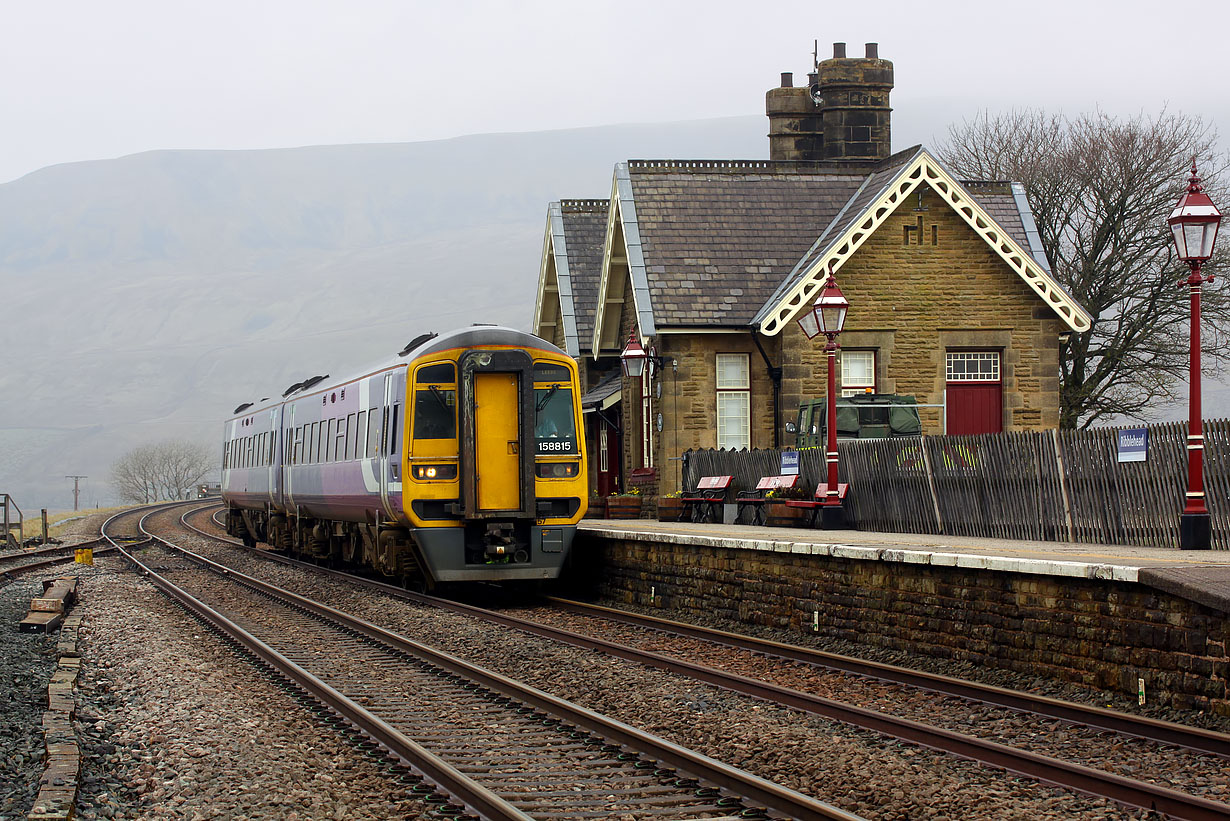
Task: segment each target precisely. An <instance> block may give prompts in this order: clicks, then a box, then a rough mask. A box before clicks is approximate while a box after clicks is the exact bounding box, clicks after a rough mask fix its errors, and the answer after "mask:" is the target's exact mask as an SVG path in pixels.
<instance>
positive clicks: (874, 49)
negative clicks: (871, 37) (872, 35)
mask: <svg viewBox="0 0 1230 821" xmlns="http://www.w3.org/2000/svg"><path fill="white" fill-rule="evenodd" d="M867 59H868V60H878V59H880V44H879V43H868V44H867Z"/></svg>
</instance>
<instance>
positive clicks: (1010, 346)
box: [533, 44, 1090, 497]
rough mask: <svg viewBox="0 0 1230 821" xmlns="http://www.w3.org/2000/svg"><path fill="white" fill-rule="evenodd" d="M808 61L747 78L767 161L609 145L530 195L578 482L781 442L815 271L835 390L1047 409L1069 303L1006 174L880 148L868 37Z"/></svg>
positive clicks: (665, 475) (609, 482)
mask: <svg viewBox="0 0 1230 821" xmlns="http://www.w3.org/2000/svg"><path fill="white" fill-rule="evenodd" d="M809 80H810V82H809V84H808V86H807V87H795V86H794V85H793V81H792V79H791V77H790V75H788V74H785V75H783V77H782V86H781V87H780V88H776V89H772V90H771V91H769V92H768V95H767V102H766V110H767V113H768V116H769V121H770V140H769V142H770V159H768V160H731V161H714V160H698V161H681V160H628V161H626V162H620V163H618V164H616V166H615V171H614V179H613V182H612V187H611V193H610V196H609V198H608V199H606V200H561V201H560V202H556V203H552V204H551V205H550V206H549V208H548V219H547V230H546V235H545V239H544V246H543V255H542V264H541V268H540V276H539V288H538V297H537V302H536V307H535V316H534V326H533V330H534V332H535V333H537V334H539V335H540V336H542V337H544V338H546V339H550V340H552V341H554V342H555V343H556V344H558V345H560V346H561V347H563V348H564V349H565V350H567V351H568V352H569V353H570V354H572V355H573V356H575V357H577V358H578V360H579V361H581V362H582V363H583V367H582V371H583V373H584V376H583V379H584V382H585V384H584V388H585V390H586V391H587V393H586V397H585V406H586V412H587V414H586V417H587V420H589V421H588V423H587V426H586V429H587V430H586V433H587V440H588V445H589V453H590V462H591V471H592V478H591V487H592V489H593V490H594V492H596V493H598V494H600V495H606V494H609V493H611V492H612V491H614V490H616V489H620V488H624V487H626V486H627V485H629V484H639V485H642V486H643V489H644V492H645V493H646V495H647V496H650V497H652V496H654V495H656V494H657V493H659V492H661V493H665V492H669V491H672V490H677V489H679V485H680V475H681V471H680V468H679V461H678V457H679V455H680V454H681V453H682V452H683V451H685V450H687V449H689V448H713V447H717V448H735V449H740V448H763V447H775V446H784V445H790V444H792V443H793V437H792V436H790V437H789V438H788V433H787V423H788V422H791V421H793V420H795V418H796V416H797V413H798V409H799V403H800V402H801V401H804V400H808V399H814V398H820V397H823V396H824V394H825V391H826V379H827V360H826V357H825V353H824V345H823V341H822V339H821V340H820V341H819V342H813V341H811V340H808V339H807V337H806V336H805V335H804V334H803V332H802V330H801V329H800V328H799V327H798V325H797V323H796V322H795V320H796V319H797V317H798V316H799V315H800V314H801V313H802V312H803V311H805V310H810V309H811V306H812V303H813V302H814V300H815V298H816V297H817V296H818V295H819V292H820V290H821V289H822V288H823V286H824V283H825V281H826V279H827V278H828V276H829V274H830V273H831V274H832V275H833V276H834V277H835V278H836V280H837V282H838V284H839V285H840V287H841V289H842V291H843V292H844V293H845V295H846V298H847V299H848V300H849V302H850V309H849V312H848V315H847V319H846V325H845V331H844V332H843V333H842V334H841V336H840V338H839V340H838V341H839V343H840V345H841V351H840V353H839V357H838V358H839V363H840V375H839V390H841V392H842V395H850V394H853V393H862V392H875V393H897V394H908V395H912V396H914V397H915V398H916V400H917V401H918V402H919V403H920V404H922V405H927V406H930V407H926V408H924V409H923V411H922V417H923V432H924V433H927V434H940V433H949V434H955V433H987V432H996V431H1014V430H1036V429H1044V428H1053V427H1056V426H1057V424H1058V419H1059V344H1060V335H1061V334H1064V333H1068V332H1072V331H1077V332H1079V331H1084V330H1086V329H1088V327H1089V324H1090V318H1089V316H1088V314H1087V313H1086V312H1085V311H1084V310H1083V309H1082V308H1081V307H1080V306H1079V305H1078V304H1077V303H1076V302H1075V300H1074V299H1073V298H1072V297H1071V295H1069V294H1068V293H1067V292H1066V291H1065V290H1064V289H1063V287H1062V286H1061V285H1060V284H1059V283H1058V282H1057V281H1056V280H1055V278H1054V277H1053V276H1052V275H1051V272H1050V269H1049V265H1048V263H1047V260H1046V257H1045V255H1044V253H1043V250H1042V247H1041V243H1040V240H1039V237H1038V233H1037V230H1036V228H1035V226H1034V222H1033V218H1032V216H1031V214H1030V212H1029V206H1028V204H1027V202H1026V199H1025V194H1024V189H1023V187H1022V186H1021V185H1020V184H1019V183H1015V182H1012V181H969V180H964V181H963V180H958V179H956V178H955V177H954V176H953V175H952V174H951V173H950V172H949V171H948V170H947V169H945V168H944V166H943V165H942V164H941V163H940V162H939V161H938V160H937V159H936V158H935V157H933V156H932V155H931V154H930V153H929V152H928V151H927V150H926V149H925V148H922V147H921V146H916V147H913V148H909V149H906V150H904V151H899V152H897V153H895V154H890V150H889V145H890V136H891V134H890V116H889V115H890V111H891V109H890V108H889V104H888V98H889V92H890V90H891V88H892V82H893V67H892V63H890V62H888V61H886V60H881V59H879V57H878V54H877V51H876V47H875V44H868V48H867V54H866V56H865V57H863V58H847V57H846V56H845V48H844V45H843V44H835V48H834V57H833V58H832V59H829V60H824V61H822V62H820V63H818V64H817V66H816V70H815V72H814V73H813V74H812V75H811V76H810V78H809ZM630 336H635V338H637V339H638V340H640V342H641V344H642V345H643V346H644V347H645V349H646V350H647V351H650V352H651V354H653V355H654V356H656V357H657V358H658V359H657V361H656V363H655V364H654V365H651V367H649V368H647V369H646V376H645V377H644V378H643V379H640V380H630V379H624V378H621V377H620V370H619V355H620V353H621V351H622V350H623V349H624V347H625V345H626V344H627V342H628V339H629V337H630Z"/></svg>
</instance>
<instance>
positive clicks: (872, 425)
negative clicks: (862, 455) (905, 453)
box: [786, 393, 922, 448]
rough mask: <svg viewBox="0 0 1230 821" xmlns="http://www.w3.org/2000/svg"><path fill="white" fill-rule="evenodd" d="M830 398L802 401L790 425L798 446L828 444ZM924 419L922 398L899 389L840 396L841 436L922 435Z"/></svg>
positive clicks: (838, 430) (838, 427) (839, 434)
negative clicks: (919, 407)
mask: <svg viewBox="0 0 1230 821" xmlns="http://www.w3.org/2000/svg"><path fill="white" fill-rule="evenodd" d="M827 414H828V402H827V400H826V399H825V398H824V397H821V398H820V399H807V400H804V401H803V402H800V403H799V416H798V421H797V422H790V423H788V424H787V425H786V431H787V432H788V433H794V434H795V439H796V444H795V446H796V447H798V448H816V447H824V446H825V445H826V444H827V441H826V437H827V434H826V433H825V426H824V425H825V417H826V416H827ZM921 434H922V421H921V420H920V419H919V418H918V401H917V400H916V399H915V398H914V397H912V396H902V395H900V394H895V393H862V394H858V395H857V396H847V397H842V398H840V399H838V400H837V438H838V439H883V438H885V437H888V436H919V435H921Z"/></svg>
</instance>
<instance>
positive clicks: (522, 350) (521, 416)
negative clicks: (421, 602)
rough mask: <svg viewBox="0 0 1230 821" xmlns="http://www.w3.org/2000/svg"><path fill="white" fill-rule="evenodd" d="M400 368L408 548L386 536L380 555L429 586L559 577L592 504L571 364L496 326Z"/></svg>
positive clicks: (440, 343)
mask: <svg viewBox="0 0 1230 821" xmlns="http://www.w3.org/2000/svg"><path fill="white" fill-rule="evenodd" d="M407 357H408V359H409V361H408V363H407V368H406V370H405V372H404V373H405V380H406V387H405V394H404V395H405V397H406V407H407V408H408V409H409V413H408V414H407V419H406V421H405V427H404V436H405V447H404V449H403V450H402V453H403V454H404V456H403V460H402V461H403V465H402V475H403V477H404V478H403V481H402V482H401V488H400V490H401V494H400V496H401V498H400V500H399V501H400V507H401V511H400V512H401V513H402V514H403V515H402V516H400V517H398V518H399V519H401V520H402V522H404V524H405V531H404V533H405V543H404V544H399V543H398V542H400V541H401V533H400V532H399V531H400V528H396V527H394V528H388V529H387V530H386V533H384V534H382V537H384V538H383V539H382V540H383V541H384V542H385V544H383V545H382V547H384V548H385V549H386V550H388V549H389V548H392V550H393V551H395V552H396V553H397V554H399V558H400V559H402V560H403V561H397V562H396V565H397V566H398V567H399V569H401V570H403V571H404V570H408V569H418V570H420V571H421V575H422V576H423V577H425V579H426V581H427V582H428V584H434V583H436V582H458V581H479V580H491V581H506V580H533V579H554V578H556V577H557V576H559V574H560V572H561V570H562V569H563V567H564V564H565V562H566V560H567V558H568V555H569V551H570V550H571V547H572V541H573V537H574V535H575V534H576V525H577V522H578V521H579V520H580V519H581V517H582V516H583V515H584V514H585V509H586V503H587V499H588V493H587V485H586V476H587V473H586V467H585V458H586V456H585V445H584V441H585V440H584V436H582V435H580V431H581V430H582V423H581V407H580V391H579V386H578V382H577V369H576V363H575V362H574V361H573V360H572V359H571V357H569V356H568V355H567V354H566V353H564V352H563V351H561V350H559V349H558V348H556V347H555V346H553V345H551V344H550V343H547V342H545V341H543V340H542V339H539V338H538V337H535V336H532V335H530V334H527V333H523V332H521V331H516V330H513V329H510V328H501V327H494V326H475V327H471V328H467V329H464V330H461V331H456V332H453V333H451V334H446V335H444V336H439V337H436V338H434V339H430V340H428V341H427V342H424V343H422V344H420V345H418V346H417V347H415V348H414V350H412V351H410V352H409V353H408V354H407ZM391 495H392V494H391ZM389 501H390V502H392V503H393V504H391V505H390V507H395V506H397V501H398V500H396V499H395V498H390V499H389ZM390 524H391V523H390ZM390 540H392V541H393V543H392V544H391V543H390ZM407 551H409V552H410V553H411V554H412V555H411V556H407V555H405V553H406V552H407ZM381 552H384V551H381ZM385 557H386V562H387V559H388V558H392V557H391V556H388V553H385ZM410 563H414V564H417V565H419V567H418V568H409V567H407V566H406V565H408V564H410ZM406 575H409V574H406Z"/></svg>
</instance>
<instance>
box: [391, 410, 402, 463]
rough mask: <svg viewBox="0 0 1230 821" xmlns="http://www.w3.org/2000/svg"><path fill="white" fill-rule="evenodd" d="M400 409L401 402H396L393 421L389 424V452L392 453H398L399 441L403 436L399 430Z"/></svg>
mask: <svg viewBox="0 0 1230 821" xmlns="http://www.w3.org/2000/svg"><path fill="white" fill-rule="evenodd" d="M399 410H401V405H400V404H396V405H394V406H393V421H392V422H391V423H390V424H389V454H390V455H395V454H396V453H397V442H398V440H399V439H401V436H400V435H399V431H398V430H397V412H398V411H399Z"/></svg>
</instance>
